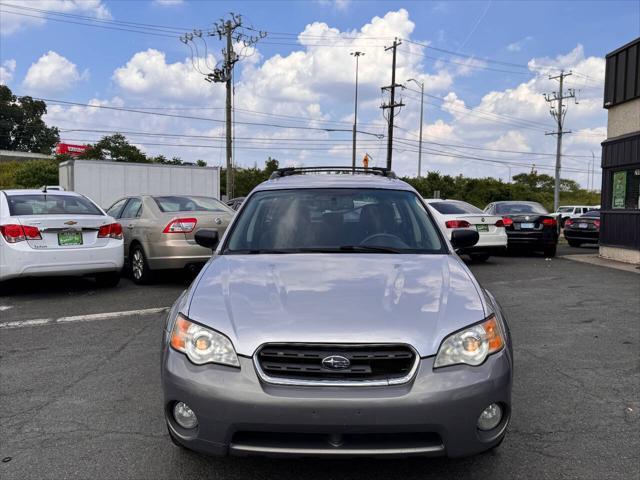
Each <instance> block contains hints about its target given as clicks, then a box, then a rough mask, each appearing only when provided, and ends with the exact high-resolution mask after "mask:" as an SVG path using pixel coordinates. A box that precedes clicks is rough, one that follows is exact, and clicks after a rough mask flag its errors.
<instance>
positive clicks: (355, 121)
mask: <svg viewBox="0 0 640 480" xmlns="http://www.w3.org/2000/svg"><path fill="white" fill-rule="evenodd" d="M351 55H353V56H354V57H356V99H355V107H354V110H355V113H354V115H353V153H352V155H351V168H352V169H353V171H355V169H356V128H357V126H358V63H359V60H360V57H361V56H363V55H364V52H357V51H356V52H351Z"/></svg>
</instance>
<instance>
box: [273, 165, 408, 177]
mask: <svg viewBox="0 0 640 480" xmlns="http://www.w3.org/2000/svg"><path fill="white" fill-rule="evenodd" d="M306 173H336V174H339V175H379V176H381V177H387V178H398V177H397V176H396V174H395V173H394V172H393V171H392V170H389V169H387V168H382V167H369V168H364V167H344V166H341V167H285V168H279V169H277V170H276V171H275V172H273V173H272V174H271V176H270V177H269V180H273V179H275V178H282V177H288V176H290V175H304V174H306Z"/></svg>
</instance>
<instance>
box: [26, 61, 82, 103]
mask: <svg viewBox="0 0 640 480" xmlns="http://www.w3.org/2000/svg"><path fill="white" fill-rule="evenodd" d="M88 76H89V72H88V70H85V71H84V72H82V73H79V72H78V67H77V66H76V64H75V63H72V62H70V61H69V60H67V59H66V58H65V57H63V56H62V55H59V54H58V53H56V52H53V51H49V52H47V53H46V54H44V55H42V56H41V57H40V58H39V59H38V61H37V62H36V63H33V64H32V65H31V66H30V67H29V70H28V71H27V75H26V77H25V78H24V81H23V85H24V87H26V88H27V89H29V92H30V93H58V92H64V91H67V90H69V89H71V88H72V87H73V86H74V85H76V84H77V83H78V82H80V81H81V80H86V79H87V78H88Z"/></svg>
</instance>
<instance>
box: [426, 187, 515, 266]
mask: <svg viewBox="0 0 640 480" xmlns="http://www.w3.org/2000/svg"><path fill="white" fill-rule="evenodd" d="M424 201H425V202H426V203H427V205H429V207H430V208H431V211H432V212H433V214H434V216H435V217H436V219H437V220H438V224H439V226H440V228H441V229H442V231H443V232H444V234H445V235H446V236H447V237H448V238H449V239H451V232H453V230H455V229H458V228H462V229H467V230H477V232H478V234H479V236H480V240H478V243H476V244H475V245H474V246H473V247H471V248H468V249H466V250H464V251H462V252H460V253H467V254H469V256H470V257H471V259H472V260H477V261H481V262H484V261H486V260H487V259H488V258H489V257H490V256H491V254H492V253H493V254H495V253H502V252H504V251H505V250H506V249H507V232H506V231H505V229H504V223H503V220H502V217H501V216H497V215H487V214H485V213H484V212H483V211H482V210H480V209H479V208H477V207H474V206H473V205H471V204H470V203H467V202H463V201H460V200H441V199H438V198H425V199H424Z"/></svg>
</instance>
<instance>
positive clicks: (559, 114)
mask: <svg viewBox="0 0 640 480" xmlns="http://www.w3.org/2000/svg"><path fill="white" fill-rule="evenodd" d="M569 75H571V72H569V73H564V70H562V71H561V72H560V75H556V76H554V77H552V76H549V80H558V81H559V82H560V88H559V90H558V92H552V93H551V94H548V93H545V94H544V99H545V100H546V101H547V102H548V103H550V104H551V110H550V113H551V116H552V117H553V118H554V119H555V120H556V123H557V130H556V131H555V132H548V133H545V135H556V178H555V186H554V189H553V211H554V212H557V211H558V206H559V205H560V170H561V167H562V136H563V135H564V134H567V133H571V131H570V130H563V126H564V117H565V115H566V114H567V107H566V105H565V104H563V103H562V102H563V100H565V99H567V98H573V99H574V101H575V102H576V103H578V102H577V100H575V98H576V92H575V90H573V89H572V88H569V89H568V90H567V94H566V95H565V94H564V92H563V86H564V78H565V77H568V76H569Z"/></svg>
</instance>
